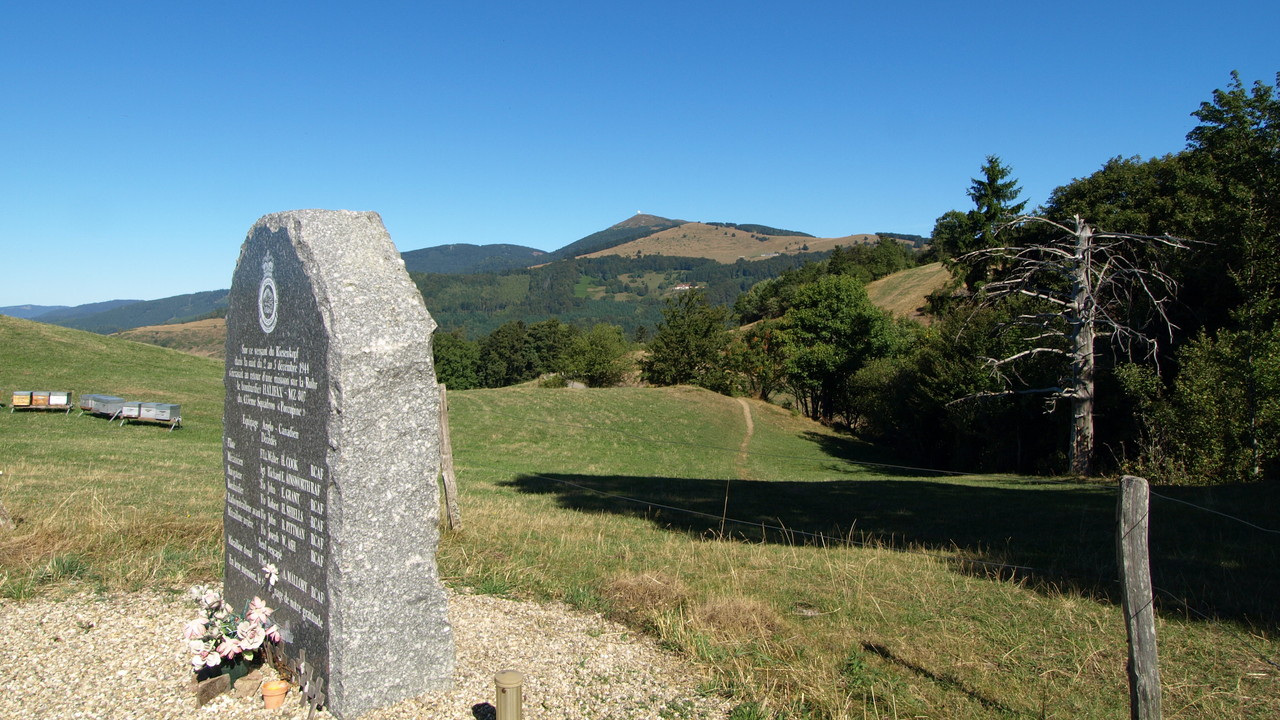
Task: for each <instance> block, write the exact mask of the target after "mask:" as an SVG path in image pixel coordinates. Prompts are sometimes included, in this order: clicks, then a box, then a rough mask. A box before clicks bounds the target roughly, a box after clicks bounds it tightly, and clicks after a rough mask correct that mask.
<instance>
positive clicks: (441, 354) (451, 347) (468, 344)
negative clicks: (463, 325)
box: [431, 331, 480, 390]
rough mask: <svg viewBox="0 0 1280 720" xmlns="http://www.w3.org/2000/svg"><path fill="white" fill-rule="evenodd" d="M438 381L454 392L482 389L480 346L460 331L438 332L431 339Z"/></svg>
mask: <svg viewBox="0 0 1280 720" xmlns="http://www.w3.org/2000/svg"><path fill="white" fill-rule="evenodd" d="M431 352H432V354H433V355H434V358H435V368H436V380H438V381H439V382H440V383H442V384H444V385H447V386H448V387H449V388H450V389H452V390H470V389H472V388H477V387H480V372H479V369H480V345H479V344H478V343H475V342H473V341H471V340H468V339H467V338H466V337H464V336H463V334H462V333H461V332H459V331H454V332H447V333H441V332H438V333H436V334H435V335H434V336H432V338H431Z"/></svg>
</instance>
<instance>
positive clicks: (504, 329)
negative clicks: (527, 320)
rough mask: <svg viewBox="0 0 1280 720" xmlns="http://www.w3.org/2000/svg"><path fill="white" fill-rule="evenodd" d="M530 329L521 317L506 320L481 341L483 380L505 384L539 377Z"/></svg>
mask: <svg viewBox="0 0 1280 720" xmlns="http://www.w3.org/2000/svg"><path fill="white" fill-rule="evenodd" d="M536 361H537V358H536V357H535V356H534V353H533V348H532V346H531V345H530V343H529V329H528V328H527V327H526V326H525V324H524V323H523V322H521V321H519V320H513V321H511V322H507V323H503V324H502V325H500V326H498V329H496V330H494V331H493V332H491V333H489V335H488V337H486V338H485V339H484V340H481V341H480V383H481V385H483V386H484V387H491V388H494V387H506V386H508V385H515V384H516V383H522V382H524V381H526V380H532V379H533V378H535V377H537V376H538V372H537V369H536V365H535V363H536Z"/></svg>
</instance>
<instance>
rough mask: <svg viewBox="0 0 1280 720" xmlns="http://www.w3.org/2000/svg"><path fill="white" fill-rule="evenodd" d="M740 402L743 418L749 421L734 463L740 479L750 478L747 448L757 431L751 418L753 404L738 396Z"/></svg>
mask: <svg viewBox="0 0 1280 720" xmlns="http://www.w3.org/2000/svg"><path fill="white" fill-rule="evenodd" d="M738 403H739V404H741V405H742V419H743V420H744V421H745V422H746V423H747V431H746V432H745V433H743V435H742V442H741V443H740V444H739V445H738V458H737V460H735V461H734V464H735V465H736V466H737V468H738V479H739V480H750V479H751V478H750V477H749V476H748V475H747V448H748V447H750V445H751V436H752V435H755V433H756V424H755V421H753V420H752V419H751V404H750V403H748V402H747V400H746V398H738Z"/></svg>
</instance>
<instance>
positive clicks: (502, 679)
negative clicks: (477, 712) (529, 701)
mask: <svg viewBox="0 0 1280 720" xmlns="http://www.w3.org/2000/svg"><path fill="white" fill-rule="evenodd" d="M493 680H494V683H495V684H497V686H498V699H497V708H498V720H520V706H521V705H522V701H523V697H522V695H523V694H524V690H523V688H524V675H521V674H520V673H518V672H516V671H515V670H503V671H502V672H500V673H498V674H497V675H495V676H494V677H493Z"/></svg>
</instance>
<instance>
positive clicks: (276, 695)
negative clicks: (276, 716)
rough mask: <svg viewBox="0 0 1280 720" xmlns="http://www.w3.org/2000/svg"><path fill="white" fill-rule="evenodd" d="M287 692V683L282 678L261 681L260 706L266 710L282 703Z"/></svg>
mask: <svg viewBox="0 0 1280 720" xmlns="http://www.w3.org/2000/svg"><path fill="white" fill-rule="evenodd" d="M288 692H289V683H287V682H285V681H284V680H268V681H266V682H264V683H262V706H263V707H264V708H266V709H268V710H271V709H274V708H278V707H280V706H281V705H283V704H284V696H285V695H286V694H288Z"/></svg>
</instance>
